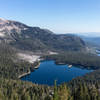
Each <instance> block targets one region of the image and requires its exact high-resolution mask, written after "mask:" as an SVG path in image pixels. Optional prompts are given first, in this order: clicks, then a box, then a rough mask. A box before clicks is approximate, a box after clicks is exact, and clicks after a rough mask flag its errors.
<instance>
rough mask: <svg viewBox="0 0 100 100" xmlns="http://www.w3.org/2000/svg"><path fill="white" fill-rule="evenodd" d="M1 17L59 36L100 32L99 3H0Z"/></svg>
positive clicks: (54, 0) (72, 0) (32, 0)
mask: <svg viewBox="0 0 100 100" xmlns="http://www.w3.org/2000/svg"><path fill="white" fill-rule="evenodd" d="M0 17H1V18H5V19H11V20H17V21H20V22H23V23H25V24H28V25H31V26H39V27H42V28H48V29H50V30H52V31H54V32H56V33H68V32H74V33H75V32H100V0H0Z"/></svg>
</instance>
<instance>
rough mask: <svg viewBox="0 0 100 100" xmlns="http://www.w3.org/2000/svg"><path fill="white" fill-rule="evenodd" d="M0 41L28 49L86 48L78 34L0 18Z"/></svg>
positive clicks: (75, 49)
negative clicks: (53, 30) (61, 32)
mask: <svg viewBox="0 0 100 100" xmlns="http://www.w3.org/2000/svg"><path fill="white" fill-rule="evenodd" d="M0 41H1V42H5V43H7V44H9V45H11V46H13V47H16V48H18V49H21V50H30V51H36V50H40V51H49V50H54V51H55V50H63V51H69V50H72V51H80V50H83V49H85V48H86V45H85V42H84V41H83V40H82V39H81V38H80V37H78V36H75V35H70V34H59V35H57V34H55V33H53V32H51V31H50V30H47V29H41V28H39V27H30V26H27V25H25V24H23V23H20V22H17V21H11V20H5V19H0Z"/></svg>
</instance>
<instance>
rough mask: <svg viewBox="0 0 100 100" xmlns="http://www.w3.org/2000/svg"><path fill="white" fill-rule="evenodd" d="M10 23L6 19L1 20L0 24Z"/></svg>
mask: <svg viewBox="0 0 100 100" xmlns="http://www.w3.org/2000/svg"><path fill="white" fill-rule="evenodd" d="M8 22H9V21H8V20H6V19H4V18H0V24H5V23H8Z"/></svg>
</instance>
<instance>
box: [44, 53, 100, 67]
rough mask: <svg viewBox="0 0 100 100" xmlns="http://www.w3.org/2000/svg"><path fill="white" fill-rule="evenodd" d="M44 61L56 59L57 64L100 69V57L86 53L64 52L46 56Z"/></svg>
mask: <svg viewBox="0 0 100 100" xmlns="http://www.w3.org/2000/svg"><path fill="white" fill-rule="evenodd" d="M44 59H49V60H50V59H51V60H52V59H54V60H55V62H56V64H60V63H62V64H72V65H77V66H79V67H82V68H89V69H99V68H100V57H99V56H96V55H94V54H90V53H84V52H67V53H65V52H64V53H61V54H58V55H49V56H44Z"/></svg>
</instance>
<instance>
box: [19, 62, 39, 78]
mask: <svg viewBox="0 0 100 100" xmlns="http://www.w3.org/2000/svg"><path fill="white" fill-rule="evenodd" d="M39 66H40V62H39V64H38V65H36V66H35V67H34V69H38V68H39ZM30 73H31V70H29V71H28V72H26V73H23V74H21V75H19V76H18V79H20V78H22V77H24V76H27V75H29V74H30Z"/></svg>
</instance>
